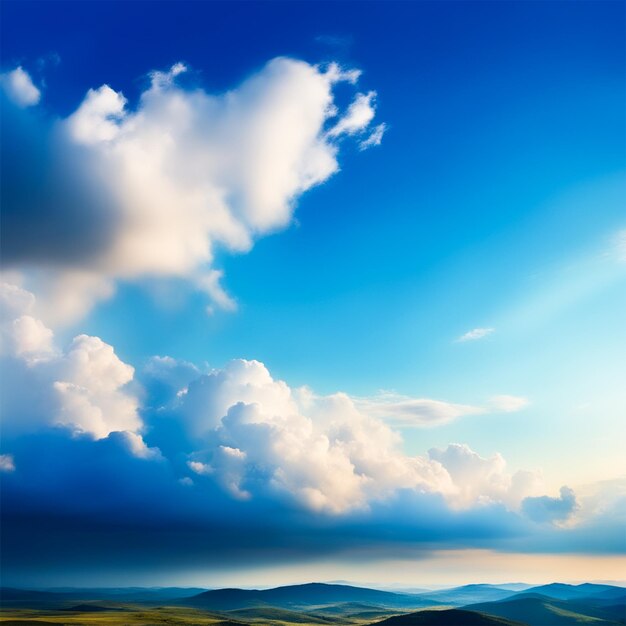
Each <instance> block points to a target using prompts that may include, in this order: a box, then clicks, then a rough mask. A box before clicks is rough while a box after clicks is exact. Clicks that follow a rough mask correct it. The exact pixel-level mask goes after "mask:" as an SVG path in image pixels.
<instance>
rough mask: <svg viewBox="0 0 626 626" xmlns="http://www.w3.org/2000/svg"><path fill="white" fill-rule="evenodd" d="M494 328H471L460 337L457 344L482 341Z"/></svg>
mask: <svg viewBox="0 0 626 626" xmlns="http://www.w3.org/2000/svg"><path fill="white" fill-rule="evenodd" d="M495 330H496V329H495V328H473V329H472V330H469V331H467V332H466V333H465V334H464V335H461V336H460V337H459V338H458V339H457V342H465V341H476V340H477V339H483V337H487V336H488V335H491V334H492V333H494V332H495Z"/></svg>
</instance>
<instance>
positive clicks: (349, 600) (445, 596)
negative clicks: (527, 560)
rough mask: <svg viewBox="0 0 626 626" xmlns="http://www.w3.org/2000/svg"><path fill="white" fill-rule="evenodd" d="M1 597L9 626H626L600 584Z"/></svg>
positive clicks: (619, 590) (618, 591) (612, 594)
mask: <svg viewBox="0 0 626 626" xmlns="http://www.w3.org/2000/svg"><path fill="white" fill-rule="evenodd" d="M512 587H516V588H517V589H518V590H515V589H514V588H512ZM0 598H1V605H2V610H1V612H0V622H2V623H7V624H25V623H32V622H38V623H41V622H42V621H43V622H46V623H55V624H83V623H87V622H88V623H89V624H90V625H93V626H99V625H102V626H105V625H108V626H121V625H122V624H127V623H130V622H132V623H134V624H169V625H178V624H180V625H183V624H190V623H193V624H210V625H212V626H216V625H218V624H222V625H223V624H230V625H234V624H238V625H246V624H254V625H255V626H262V625H269V626H285V625H288V624H309V625H316V626H325V625H326V626H335V625H336V626H340V625H352V626H373V625H377V624H384V625H385V626H411V625H416V626H520V625H523V626H581V624H589V625H590V626H626V589H625V588H624V587H620V586H616V585H606V584H602V585H600V584H591V583H584V584H581V585H566V584H562V583H553V584H550V585H540V586H536V587H530V586H528V585H525V584H522V583H515V584H511V585H503V586H499V585H490V584H472V585H464V586H461V587H452V588H450V589H441V590H437V591H424V592H422V593H409V592H392V591H384V590H380V589H372V588H366V587H357V586H353V585H344V584H325V583H308V584H303V585H288V586H283V587H276V588H272V589H237V588H230V589H213V590H204V589H198V588H178V587H164V588H140V587H134V588H114V589H99V588H95V589H72V588H61V589H55V590H25V589H16V588H6V587H5V588H2V589H1V590H0Z"/></svg>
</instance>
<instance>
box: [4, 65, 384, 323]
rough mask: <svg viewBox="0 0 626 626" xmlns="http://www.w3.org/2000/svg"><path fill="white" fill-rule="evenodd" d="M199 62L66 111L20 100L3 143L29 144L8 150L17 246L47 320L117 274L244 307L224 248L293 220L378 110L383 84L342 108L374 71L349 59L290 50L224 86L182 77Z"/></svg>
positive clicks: (70, 315)
mask: <svg viewBox="0 0 626 626" xmlns="http://www.w3.org/2000/svg"><path fill="white" fill-rule="evenodd" d="M186 69H187V68H186V67H185V66H184V65H183V64H181V63H177V64H175V65H174V66H172V68H171V69H170V70H169V71H167V72H158V71H157V72H152V73H151V74H150V75H149V78H150V83H149V85H148V87H147V88H146V89H145V90H144V91H143V93H141V95H140V98H139V101H138V103H137V104H136V105H135V106H131V104H129V102H128V100H127V98H126V97H125V96H124V95H123V94H122V93H121V92H119V91H116V90H115V89H114V88H113V87H111V86H109V85H102V86H101V87H98V88H95V89H90V90H89V91H88V92H87V94H86V96H85V98H84V100H83V102H82V103H81V104H80V105H79V106H78V108H77V109H76V111H75V112H74V113H72V114H71V115H70V116H69V117H67V118H66V119H62V120H57V121H54V122H47V123H46V122H45V118H43V117H42V116H41V115H35V114H34V113H31V112H29V111H14V112H12V113H11V112H9V115H10V116H11V117H12V119H14V120H15V123H14V124H10V127H11V128H10V132H9V133H8V134H6V136H5V134H3V150H4V152H5V154H9V153H11V154H12V153H14V152H16V150H15V148H16V147H17V146H19V147H20V151H21V154H22V156H21V157H19V158H18V159H11V160H10V162H9V163H8V164H7V163H5V161H6V159H3V168H5V169H3V180H7V181H15V184H10V185H9V186H8V188H7V189H5V190H4V191H3V213H4V215H3V256H4V260H5V263H6V264H7V265H8V266H10V267H13V268H15V269H17V270H21V271H22V272H23V273H24V280H25V281H26V282H25V284H27V285H28V286H29V287H30V288H31V289H32V290H33V291H34V292H35V293H36V294H37V296H38V298H37V302H38V312H39V315H40V316H41V318H42V319H43V320H44V321H46V322H48V323H59V322H62V321H67V320H71V319H76V318H79V317H80V316H82V315H84V314H85V312H86V311H87V310H88V309H89V307H90V306H92V305H93V303H94V302H96V301H97V300H99V299H103V298H107V297H109V296H110V295H111V294H112V293H113V290H114V286H115V283H116V281H118V280H130V281H134V280H140V279H142V278H145V277H174V278H179V279H184V280H187V281H189V283H190V284H191V285H193V287H194V288H196V289H199V290H201V291H204V292H205V293H207V294H208V296H209V298H210V300H211V301H212V306H217V307H220V308H222V309H226V310H233V309H234V308H235V302H234V300H233V299H232V298H231V297H230V296H229V295H228V293H227V292H226V291H225V289H224V288H223V286H222V285H221V282H220V281H221V278H222V275H221V272H220V271H219V270H217V269H216V268H214V267H213V264H214V260H215V254H216V251H217V250H220V249H221V250H227V251H231V252H238V253H241V252H246V251H248V250H250V248H251V247H252V245H253V243H254V240H255V239H256V238H258V237H260V236H262V235H264V234H267V233H270V232H272V231H275V230H277V229H280V228H284V227H285V226H286V225H287V224H289V222H290V220H291V218H292V215H293V211H294V208H295V205H296V203H297V200H298V198H299V197H300V196H301V195H302V194H303V193H304V192H305V191H307V190H308V189H310V188H311V187H313V186H315V185H319V184H320V183H323V182H324V181H326V180H327V179H328V178H329V177H330V176H332V175H333V174H334V173H335V172H336V171H338V169H339V165H338V156H339V139H340V138H342V137H346V136H352V135H359V134H360V133H362V132H366V130H367V128H368V127H369V125H370V122H371V121H372V119H373V118H374V115H375V105H374V96H375V94H374V92H368V93H366V94H363V93H357V94H356V96H355V98H354V100H353V102H352V103H351V104H350V105H349V107H348V108H347V110H346V111H345V112H343V113H340V112H339V110H338V107H337V105H336V104H335V94H334V91H335V87H336V85H337V84H338V83H339V82H344V83H349V84H355V83H356V82H357V81H358V79H359V75H360V72H358V71H355V70H344V69H342V68H340V67H339V66H338V65H336V64H331V65H329V66H328V67H326V68H322V67H319V66H313V65H309V64H308V63H305V62H302V61H297V60H294V59H289V58H277V59H274V60H273V61H271V62H269V63H268V64H267V65H266V66H265V67H264V68H262V69H261V70H260V71H259V72H258V73H257V74H255V75H253V76H251V77H250V78H248V79H247V80H246V81H244V82H243V83H242V84H241V85H240V86H239V87H237V88H236V89H233V90H231V91H228V92H226V93H225V94H222V95H212V94H210V93H207V92H206V91H204V90H203V89H201V88H199V87H193V86H187V87H183V86H181V84H180V81H181V76H182V75H184V74H185V72H186ZM15 71H17V70H15ZM379 134H380V133H379ZM366 141H367V140H366ZM378 142H379V141H378V140H377V141H372V142H371V144H372V145H373V144H374V143H378ZM5 170H7V171H5ZM27 192H28V193H27Z"/></svg>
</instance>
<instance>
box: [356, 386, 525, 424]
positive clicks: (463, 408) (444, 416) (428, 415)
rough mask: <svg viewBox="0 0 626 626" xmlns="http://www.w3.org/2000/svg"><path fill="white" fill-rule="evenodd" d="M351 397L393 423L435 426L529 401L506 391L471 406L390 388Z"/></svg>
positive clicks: (362, 407)
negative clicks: (371, 394)
mask: <svg viewBox="0 0 626 626" xmlns="http://www.w3.org/2000/svg"><path fill="white" fill-rule="evenodd" d="M352 400H353V401H354V403H355V405H356V406H357V407H358V409H359V410H360V411H362V412H364V413H366V414H367V415H370V416H372V417H375V418H377V419H382V420H386V421H388V422H391V423H393V424H395V425H396V426H439V425H441V424H446V423H448V422H451V421H453V420H455V419H458V418H460V417H465V416H467V415H485V414H488V413H494V412H495V413H514V412H516V411H520V410H521V409H523V408H525V407H526V406H528V404H529V402H528V400H527V399H526V398H521V397H518V396H508V395H501V396H493V397H492V398H490V399H489V401H488V402H487V404H486V405H485V406H475V405H470V404H456V403H453V402H445V401H442V400H433V399H431V398H412V397H411V396H403V395H400V394H397V393H392V392H382V393H379V394H378V395H376V396H372V397H370V398H352Z"/></svg>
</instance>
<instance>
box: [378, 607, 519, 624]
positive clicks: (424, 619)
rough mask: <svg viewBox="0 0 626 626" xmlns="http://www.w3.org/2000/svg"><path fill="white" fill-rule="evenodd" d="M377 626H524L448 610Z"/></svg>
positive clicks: (420, 613) (394, 619)
mask: <svg viewBox="0 0 626 626" xmlns="http://www.w3.org/2000/svg"><path fill="white" fill-rule="evenodd" d="M376 626H523V625H522V624H521V623H520V622H516V621H512V620H509V619H504V618H501V617H494V616H490V615H483V614H481V613H476V612H474V611H465V610H462V609H448V610H443V611H418V612H417V613H408V614H406V615H396V616H394V617H389V618H387V619H385V620H383V621H382V622H376Z"/></svg>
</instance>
